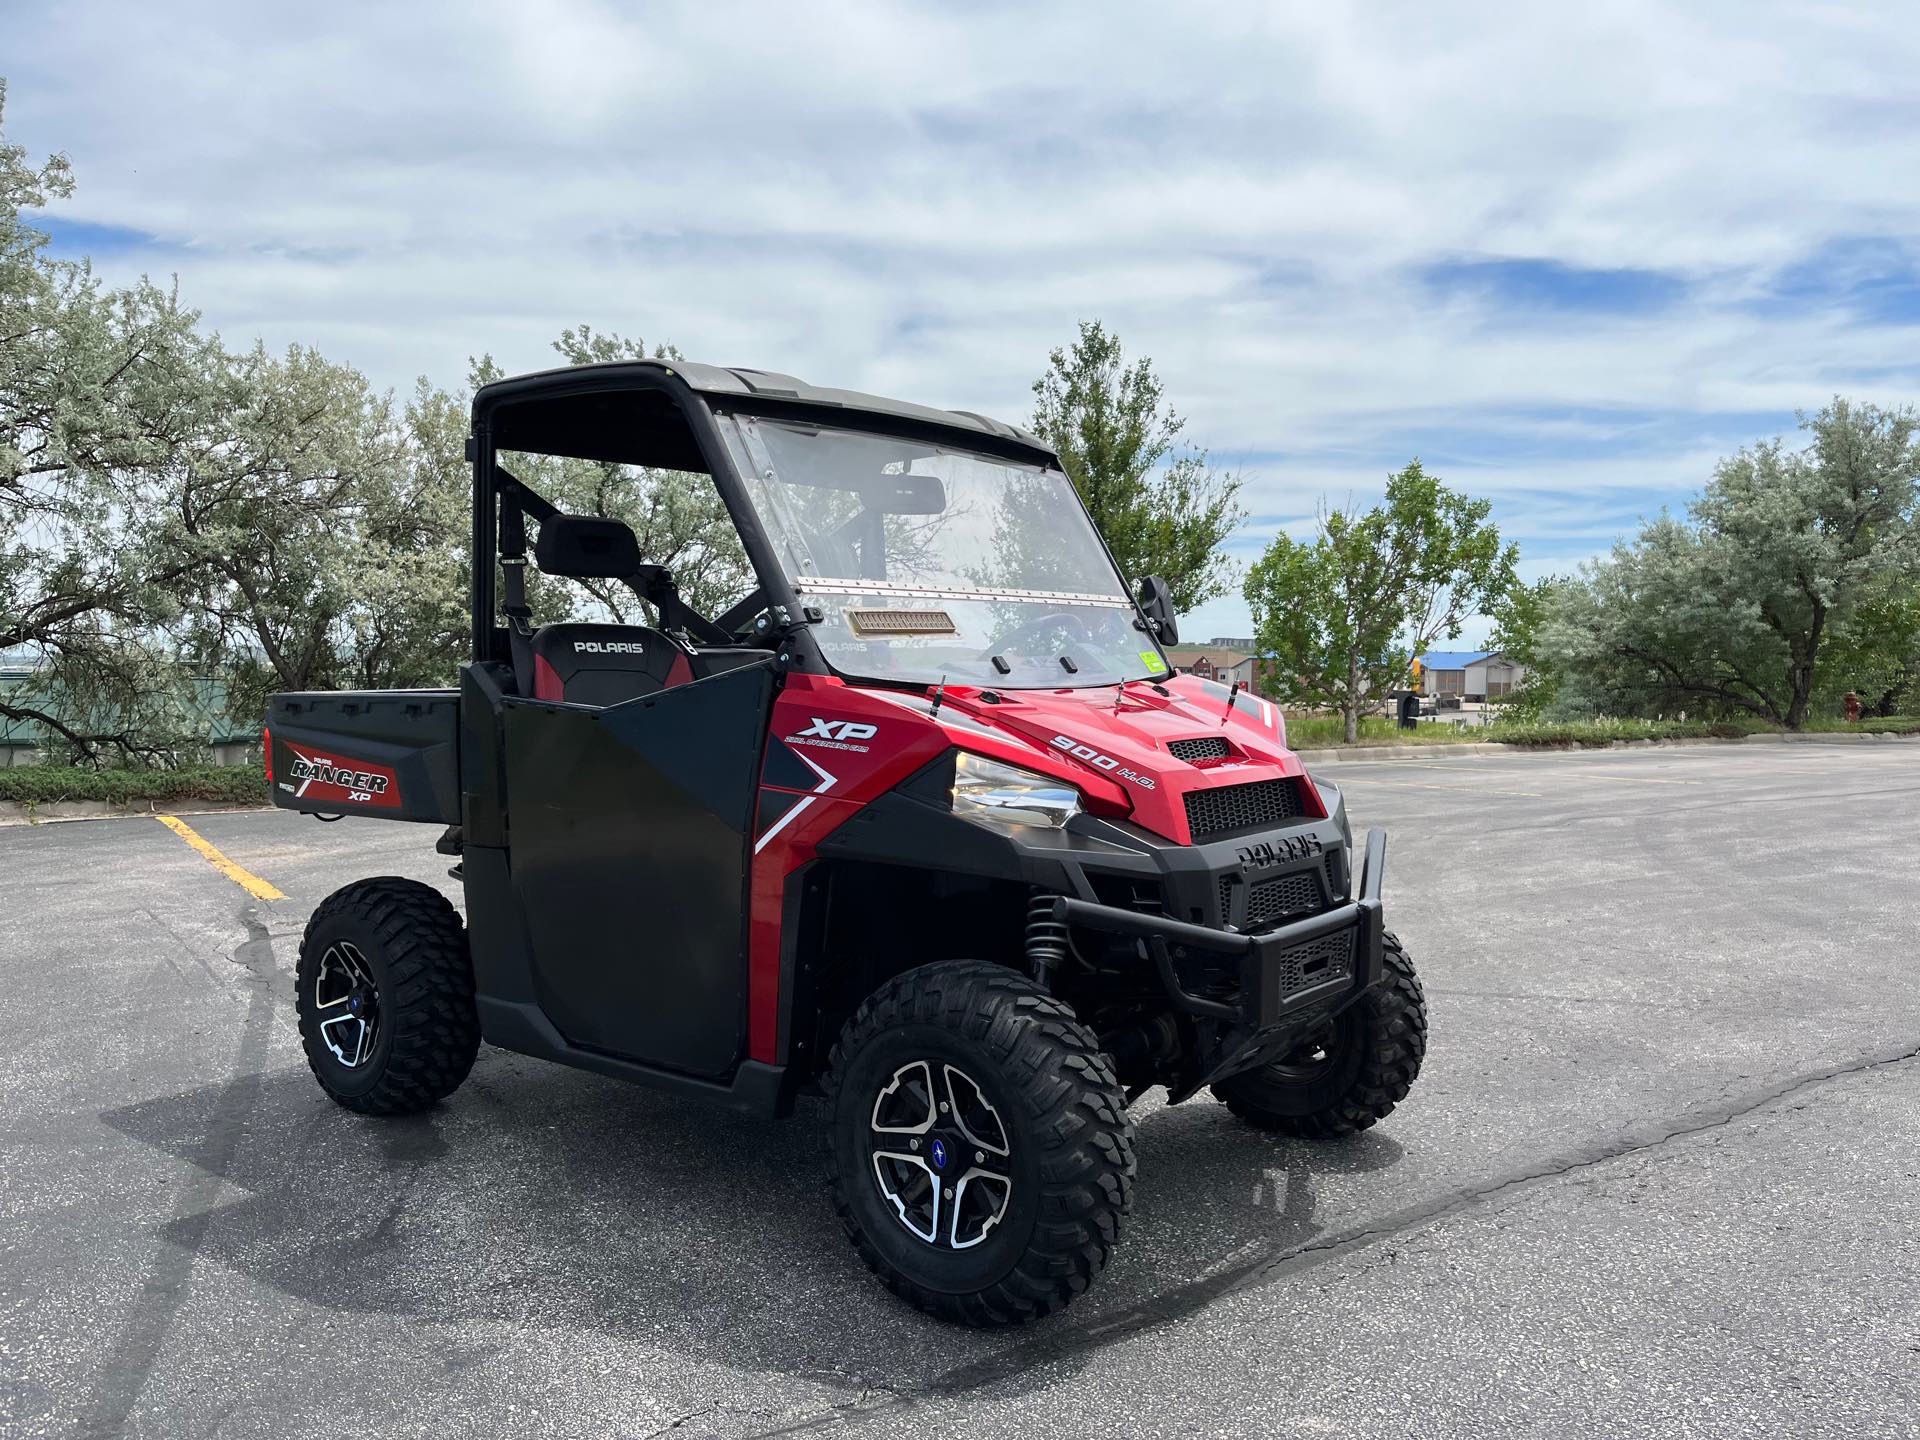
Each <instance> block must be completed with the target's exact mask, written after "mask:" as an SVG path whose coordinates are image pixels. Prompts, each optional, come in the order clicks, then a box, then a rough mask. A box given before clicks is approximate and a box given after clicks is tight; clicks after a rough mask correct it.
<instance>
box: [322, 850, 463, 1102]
mask: <svg viewBox="0 0 1920 1440" xmlns="http://www.w3.org/2000/svg"><path fill="white" fill-rule="evenodd" d="M294 1004H295V1008H296V1010H297V1012H298V1014H299V1017H300V1040H301V1043H302V1045H304V1046H305V1048H306V1052H307V1064H308V1065H309V1066H311V1067H312V1069H313V1073H314V1078H315V1079H317V1080H319V1082H320V1086H321V1088H322V1089H323V1090H325V1091H326V1092H327V1094H329V1095H330V1096H332V1097H333V1099H334V1100H335V1101H336V1102H337V1103H339V1104H341V1105H344V1106H345V1107H346V1108H347V1109H349V1110H353V1111H356V1112H358V1113H359V1114H362V1115H409V1114H413V1113H414V1112H416V1111H420V1110H425V1109H427V1108H428V1107H429V1106H431V1105H433V1104H434V1102H435V1101H438V1100H441V1099H444V1098H445V1097H446V1096H448V1095H451V1094H452V1093H453V1092H454V1091H455V1090H456V1089H458V1088H459V1086H460V1082H461V1081H463V1080H465V1079H466V1078H467V1072H468V1071H469V1070H471V1069H472V1068H473V1059H474V1056H475V1054H476V1053H478V1051H479V1049H480V1017H479V1013H478V1011H477V1010H476V1009H475V1006H474V1000H473V965H472V962H471V960H470V959H469V958H468V954H467V931H466V926H465V925H464V924H462V923H461V920H460V915H459V912H457V911H456V910H455V909H454V908H453V906H452V905H451V904H449V903H448V901H447V899H446V897H445V896H444V895H442V894H441V893H440V892H439V891H438V890H435V889H433V888H432V887H431V886H427V885H422V884H420V883H419V882H418V881H414V880H402V879H399V878H397V877H394V876H385V877H383V878H381V879H378V880H359V881H356V882H354V883H353V884H351V885H348V886H346V887H345V888H344V889H341V890H336V891H335V892H334V893H333V894H332V895H330V896H328V897H327V899H326V900H325V901H323V902H322V903H321V906H320V908H319V909H318V910H315V911H314V912H313V918H312V919H310V920H309V921H308V922H307V932H306V936H305V938H303V939H302V940H301V942H300V963H299V965H298V967H297V968H296V970H295V974H294Z"/></svg>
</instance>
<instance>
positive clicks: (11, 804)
mask: <svg viewBox="0 0 1920 1440" xmlns="http://www.w3.org/2000/svg"><path fill="white" fill-rule="evenodd" d="M272 808H273V807H272V806H271V805H268V804H265V803H262V804H259V805H236V804H234V803H232V802H231V801H222V800H178V801H173V802H171V803H170V802H168V801H165V800H141V801H136V802H135V803H133V804H129V805H116V804H114V803H113V802H112V801H111V800H47V801H43V802H41V803H40V804H37V805H32V806H29V805H27V804H26V803H25V802H24V801H21V800H0V827H5V826H9V825H57V824H63V823H65V822H66V821H69V820H144V819H148V818H151V817H152V816H155V815H238V814H245V813H247V812H250V811H254V810H271V809H272Z"/></svg>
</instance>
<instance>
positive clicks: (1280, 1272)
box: [747, 1046, 1920, 1440]
mask: <svg viewBox="0 0 1920 1440" xmlns="http://www.w3.org/2000/svg"><path fill="white" fill-rule="evenodd" d="M1916 1060H1920V1046H1907V1047H1903V1048H1901V1049H1898V1050H1893V1051H1881V1052H1878V1053H1876V1054H1872V1055H1866V1056H1861V1057H1859V1058H1857V1059H1854V1060H1851V1061H1848V1062H1846V1063H1844V1064H1840V1065H1833V1066H1827V1067H1825V1068H1822V1069H1819V1070H1811V1071H1802V1072H1800V1073H1798V1074H1796V1075H1793V1076H1790V1077H1789V1078H1787V1079H1786V1080H1783V1081H1781V1082H1779V1083H1777V1084H1775V1085H1772V1086H1769V1087H1768V1088H1766V1089H1765V1090H1762V1091H1760V1092H1758V1093H1754V1092H1749V1093H1747V1094H1746V1095H1743V1096H1742V1097H1740V1098H1739V1099H1737V1100H1734V1101H1732V1102H1730V1103H1726V1104H1722V1105H1720V1106H1717V1107H1714V1108H1710V1109H1703V1110H1698V1111H1694V1112H1692V1113H1689V1114H1686V1115H1683V1116H1681V1117H1679V1118H1677V1119H1673V1120H1668V1121H1666V1122H1663V1123H1662V1124H1661V1125H1660V1126H1659V1127H1657V1128H1644V1127H1643V1128H1641V1129H1638V1130H1632V1131H1628V1132H1625V1133H1624V1134H1622V1135H1619V1136H1617V1137H1615V1138H1614V1139H1612V1140H1610V1141H1606V1142H1604V1143H1602V1144H1599V1145H1594V1146H1589V1147H1587V1148H1586V1149H1584V1150H1580V1151H1577V1152H1575V1153H1573V1154H1571V1155H1566V1156H1563V1157H1560V1158H1556V1159H1552V1160H1548V1161H1544V1162H1541V1163H1539V1164H1536V1165H1532V1166H1529V1167H1527V1168H1525V1169H1522V1170H1518V1171H1515V1172H1513V1173H1511V1174H1508V1175H1504V1176H1502V1177H1500V1178H1498V1179H1496V1180H1492V1181H1489V1182H1487V1183H1486V1184H1483V1185H1476V1186H1471V1187H1468V1188H1465V1189H1460V1190H1453V1191H1449V1192H1447V1193H1445V1194H1442V1195H1440V1196H1437V1197H1435V1198H1434V1199H1432V1200H1430V1201H1428V1202H1427V1203H1425V1204H1423V1205H1417V1206H1412V1207H1410V1208H1408V1209H1405V1210H1401V1211H1397V1212H1395V1213H1394V1214H1391V1215H1389V1216H1387V1217H1385V1218H1384V1219H1382V1220H1379V1221H1375V1222H1374V1223H1372V1224H1370V1225H1365V1226H1360V1227H1357V1228H1354V1229H1350V1230H1345V1231H1340V1232H1337V1233H1334V1234H1330V1235H1326V1236H1323V1237H1322V1238H1320V1239H1317V1240H1313V1241H1309V1242H1307V1243H1306V1244H1302V1245H1292V1246H1287V1247H1284V1248H1282V1249H1279V1250H1271V1249H1269V1250H1266V1251H1265V1252H1264V1253H1261V1254H1258V1255H1256V1256H1255V1257H1253V1258H1251V1259H1249V1260H1247V1261H1245V1262H1243V1263H1242V1264H1240V1265H1238V1266H1234V1267H1232V1268H1230V1269H1227V1270H1224V1271H1220V1272H1217V1273H1215V1274H1213V1275H1211V1276H1209V1277H1207V1278H1206V1279H1203V1280H1198V1281H1194V1282H1192V1283H1190V1284H1187V1285H1182V1286H1179V1287H1177V1288H1176V1289H1173V1290H1169V1291H1163V1292H1162V1293H1161V1294H1159V1295H1156V1296H1154V1297H1152V1298H1150V1299H1148V1300H1146V1301H1144V1302H1142V1303H1141V1304H1139V1305H1137V1306H1135V1307H1133V1308H1132V1309H1130V1310H1127V1311H1123V1312H1121V1313H1120V1314H1117V1315H1114V1316H1111V1317H1107V1318H1103V1319H1101V1320H1099V1321H1096V1322H1095V1323H1093V1324H1090V1325H1085V1326H1081V1327H1078V1328H1076V1329H1074V1330H1072V1331H1071V1332H1069V1333H1067V1334H1064V1335H1061V1336H1058V1337H1053V1338H1049V1339H1045V1340H1040V1341H1037V1342H1033V1343H1024V1344H1019V1345H1013V1346H1008V1347H1006V1348H1004V1349H1002V1350H1000V1351H998V1352H996V1353H995V1354H992V1355H989V1356H987V1357H986V1358H984V1359H981V1360H975V1361H971V1362H969V1363H967V1364H964V1365H959V1366H956V1367H954V1368H953V1369H951V1370H948V1371H946V1372H945V1373H943V1374H940V1375H937V1376H935V1377H934V1378H933V1379H931V1380H929V1381H926V1382H925V1383H923V1384H920V1385H917V1386H914V1387H911V1388H909V1389H902V1390H897V1391H894V1392H892V1393H890V1394H888V1395H887V1396H886V1397H885V1398H884V1399H880V1400H877V1401H876V1400H874V1399H873V1398H872V1397H871V1396H870V1395H867V1394H863V1395H861V1396H859V1397H857V1398H856V1399H853V1400H849V1401H844V1402H842V1403H840V1404H837V1405H834V1406H831V1407H829V1408H828V1409H827V1410H824V1411H819V1412H816V1413H815V1414H812V1415H809V1416H806V1417H804V1418H801V1419H799V1420H796V1421H794V1422H792V1423H789V1424H786V1425H782V1426H780V1427H777V1428H775V1429H771V1430H759V1431H755V1432H753V1434H752V1435H751V1436H749V1437H747V1440H772V1437H775V1436H782V1435H799V1434H805V1433H809V1432H811V1431H815V1430H820V1429H824V1428H825V1427H827V1426H830V1425H831V1426H856V1425H865V1424H867V1423H869V1422H871V1421H876V1420H880V1419H883V1418H887V1419H897V1414H898V1412H899V1411H901V1410H905V1409H910V1408H912V1407H913V1406H915V1405H917V1404H919V1403H920V1402H921V1401H922V1400H931V1399H946V1398H951V1397H954V1396H958V1395H964V1394H966V1393H968V1392H970V1391H974V1390H979V1389H983V1388H985V1387H987V1386H990V1385H994V1384H997V1383H999V1382H1001V1381H1005V1380H1010V1379H1013V1378H1014V1377H1016V1376H1018V1375H1022V1374H1025V1373H1027V1372H1029V1371H1032V1370H1036V1369H1038V1368H1039V1367H1041V1366H1043V1365H1047V1364H1050V1363H1052V1362H1055V1361H1059V1360H1070V1359H1074V1358H1076V1357H1080V1356H1086V1355H1090V1354H1093V1353H1095V1352H1097V1351H1099V1350H1102V1349H1105V1348H1106V1347H1108V1346H1110V1345H1115V1344H1118V1343H1119V1342H1120V1341H1122V1340H1127V1339H1130V1338H1132V1337H1133V1336H1135V1335H1139V1334H1143V1333H1145V1332H1147V1331H1149V1330H1154V1329H1157V1328H1159V1327H1160V1326H1162V1325H1167V1324H1171V1323H1173V1322H1175V1321H1178V1320H1182V1319H1185V1318H1186V1317H1188V1316H1190V1315H1192V1314H1194V1313H1195V1312H1197V1311H1199V1310H1201V1309H1204V1308H1205V1307H1206V1306H1208V1305H1210V1304H1212V1303H1213V1302H1214V1301H1215V1300H1218V1299H1220V1298H1222V1297H1223V1296H1226V1295H1229V1294H1233V1293H1236V1292H1238V1291H1242V1290H1252V1289H1258V1288H1260V1287H1262V1286H1265V1285H1270V1284H1274V1283H1277V1282H1279V1281H1281V1280H1286V1279H1290V1278H1292V1277H1293V1276H1295V1275H1297V1274H1299V1273H1301V1272H1303V1271H1306V1270H1310V1269H1313V1268H1315V1267H1317V1266H1319V1265H1323V1264H1326V1263H1327V1262H1329V1261H1331V1260H1336V1259H1339V1258H1341V1257H1343V1256H1345V1255H1347V1254H1349V1253H1351V1252H1353V1251H1356V1250H1363V1249H1365V1248H1366V1247H1368V1246H1370V1245H1374V1244H1377V1243H1379V1242H1380V1241H1383V1240H1389V1239H1392V1238H1393V1237H1395V1236H1399V1235H1405V1234H1407V1233H1409V1232H1412V1231H1417V1230H1422V1229H1426V1228H1428V1227H1430V1226H1431V1225H1433V1224H1434V1223H1435V1222H1437V1221H1440V1220H1445V1219H1450V1218H1452V1217H1453V1216H1455V1215H1458V1214H1461V1213H1463V1212H1466V1211H1469V1210H1472V1209H1474V1208H1477V1207H1479V1206H1481V1205H1484V1204H1488V1203H1491V1202H1494V1201H1496V1200H1498V1199H1499V1198H1501V1197H1504V1196H1506V1195H1508V1194H1510V1193H1512V1192H1515V1191H1522V1190H1525V1189H1527V1188H1530V1187H1532V1186H1536V1185H1544V1184H1547V1183H1549V1182H1552V1181H1555V1180H1558V1179H1560V1178H1561V1177H1563V1176H1566V1175H1571V1174H1575V1173H1577V1172H1579V1171H1582V1170H1587V1169H1590V1168H1592V1167H1593V1166H1596V1165H1603V1164H1606V1163H1607V1162H1608V1161H1612V1160H1619V1159H1622V1158H1624V1157H1626V1156H1630V1155H1637V1154H1644V1153H1647V1152H1651V1151H1655V1150H1659V1149H1660V1148H1662V1147H1664V1146H1667V1145H1670V1144H1673V1143H1674V1142H1676V1141H1682V1140H1687V1139H1691V1138H1693V1137H1694V1136H1697V1135H1701V1134H1704V1133H1706V1132H1708V1131H1712V1130H1718V1129H1722V1128H1724V1127H1726V1126H1728V1125H1730V1124H1732V1123H1733V1122H1735V1121H1737V1120H1740V1119H1742V1118H1744V1117H1746V1116H1748V1115H1752V1114H1754V1113H1755V1112H1757V1111H1760V1110H1764V1109H1766V1108H1768V1107H1769V1106H1773V1105H1777V1104H1779V1103H1780V1102H1781V1101H1783V1100H1786V1099H1789V1098H1791V1097H1793V1096H1795V1095H1798V1094H1800V1093H1802V1092H1805V1091H1811V1090H1814V1089H1817V1088H1818V1087H1820V1086H1822V1085H1826V1084H1828V1083H1830V1082H1832V1081H1834V1080H1839V1079H1843V1078H1845V1077H1847V1076H1850V1075H1859V1074H1864V1073H1867V1072H1869V1071H1873V1070H1883V1069H1888V1068H1891V1067H1893V1066H1898V1065H1906V1064H1911V1063H1913V1062H1914V1061H1916Z"/></svg>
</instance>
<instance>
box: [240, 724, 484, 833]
mask: <svg viewBox="0 0 1920 1440" xmlns="http://www.w3.org/2000/svg"><path fill="white" fill-rule="evenodd" d="M266 748H267V776H268V779H269V781H270V784H269V787H268V788H269V790H270V792H271V794H272V796H273V803H274V804H276V805H279V806H281V807H282V808H284V809H287V810H301V811H305V812H306V813H308V814H315V815H371V816H376V817H378V818H380V819H383V820H423V821H430V822H433V823H435V824H440V825H457V824H459V823H460V692H459V691H457V690H327V691H307V692H301V693H295V694H289V695H275V696H274V697H273V699H272V701H271V702H270V703H269V705H268V708H267V744H266Z"/></svg>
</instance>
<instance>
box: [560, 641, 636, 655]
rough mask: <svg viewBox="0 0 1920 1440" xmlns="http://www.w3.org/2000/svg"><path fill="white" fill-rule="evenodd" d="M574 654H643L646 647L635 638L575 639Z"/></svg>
mask: <svg viewBox="0 0 1920 1440" xmlns="http://www.w3.org/2000/svg"><path fill="white" fill-rule="evenodd" d="M573 653H574V654H576V655H644V654H646V653H647V647H646V646H644V645H642V644H641V643H640V642H639V641H637V640H576V641H574V642H573Z"/></svg>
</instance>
